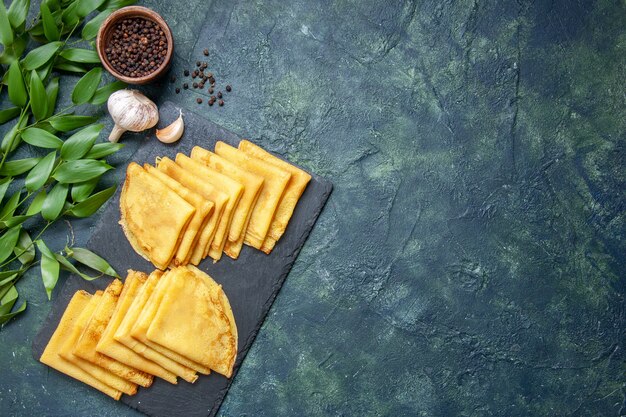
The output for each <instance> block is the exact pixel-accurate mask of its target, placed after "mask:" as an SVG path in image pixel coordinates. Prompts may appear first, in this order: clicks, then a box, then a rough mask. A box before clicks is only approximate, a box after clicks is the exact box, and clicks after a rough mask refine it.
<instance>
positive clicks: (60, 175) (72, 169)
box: [52, 159, 113, 184]
mask: <svg viewBox="0 0 626 417" xmlns="http://www.w3.org/2000/svg"><path fill="white" fill-rule="evenodd" d="M112 168H113V167H112V166H110V165H108V164H107V163H106V162H104V161H97V160H95V159H79V160H77V161H66V162H63V163H62V164H61V165H59V167H58V168H57V169H56V170H55V171H54V174H52V176H53V177H54V179H56V180H57V181H59V182H60V183H64V184H74V183H77V182H83V181H88V180H90V179H92V178H95V177H97V176H99V175H101V174H103V173H105V172H106V171H108V170H110V169H112Z"/></svg>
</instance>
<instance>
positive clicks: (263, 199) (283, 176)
mask: <svg viewBox="0 0 626 417" xmlns="http://www.w3.org/2000/svg"><path fill="white" fill-rule="evenodd" d="M215 153H216V154H218V155H220V156H221V157H223V158H224V159H227V160H229V161H230V162H232V163H234V164H236V165H237V166H239V167H240V168H243V169H245V170H246V171H249V172H252V173H253V174H256V175H259V176H261V177H262V178H263V179H264V183H263V188H262V189H261V194H260V195H259V199H258V201H257V203H256V206H255V207H254V210H253V211H252V217H251V218H250V223H249V224H248V228H247V229H246V237H245V239H244V243H245V244H247V245H250V246H252V247H253V248H256V249H261V247H262V246H263V241H264V240H265V237H266V236H267V232H268V230H269V227H270V224H271V222H272V219H273V218H274V213H275V212H276V208H277V207H278V203H279V201H280V198H281V197H282V195H283V192H284V191H285V188H286V186H287V183H288V182H289V179H290V178H291V174H290V173H289V172H287V171H285V170H283V169H281V168H277V167H275V166H274V165H271V164H269V163H267V162H265V161H262V160H260V159H257V158H253V157H250V156H249V155H246V154H245V153H243V152H242V151H240V150H239V149H237V148H233V147H232V146H230V145H227V144H226V143H224V142H217V143H216V144H215Z"/></svg>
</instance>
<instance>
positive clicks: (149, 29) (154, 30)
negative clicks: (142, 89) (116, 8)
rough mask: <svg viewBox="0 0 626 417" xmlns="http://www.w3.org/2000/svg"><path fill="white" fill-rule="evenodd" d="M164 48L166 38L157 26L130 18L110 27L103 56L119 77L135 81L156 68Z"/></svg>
mask: <svg viewBox="0 0 626 417" xmlns="http://www.w3.org/2000/svg"><path fill="white" fill-rule="evenodd" d="M167 48H168V45H167V38H166V37H165V33H163V30H162V29H161V28H160V27H159V25H158V24H157V23H155V22H153V21H151V20H148V19H145V18H143V17H133V18H129V19H124V20H120V21H119V22H117V24H116V25H115V26H114V27H113V33H112V34H111V38H110V40H109V43H108V45H107V47H106V48H105V55H106V58H107V60H108V61H109V64H110V65H111V66H112V67H113V68H114V69H115V70H116V71H118V72H119V73H120V74H123V75H125V76H126V77H133V78H138V77H145V76H146V75H150V74H151V73H153V72H154V71H156V70H157V69H159V67H160V66H161V64H162V63H163V61H164V60H165V55H166V54H167Z"/></svg>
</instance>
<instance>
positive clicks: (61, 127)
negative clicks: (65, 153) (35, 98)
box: [50, 114, 98, 132]
mask: <svg viewBox="0 0 626 417" xmlns="http://www.w3.org/2000/svg"><path fill="white" fill-rule="evenodd" d="M96 120H98V119H97V118H95V117H92V116H75V115H72V114H68V115H62V116H57V117H53V118H51V119H50V125H51V126H52V127H53V128H55V129H56V130H58V131H60V132H69V131H70V130H74V129H78V128H79V127H83V126H86V125H88V124H91V123H93V122H95V121H96Z"/></svg>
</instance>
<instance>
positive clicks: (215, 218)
mask: <svg viewBox="0 0 626 417" xmlns="http://www.w3.org/2000/svg"><path fill="white" fill-rule="evenodd" d="M157 169H158V170H159V171H161V172H164V173H165V174H167V175H168V176H170V177H171V178H173V179H175V180H176V181H178V182H179V183H181V184H182V185H183V186H185V187H187V188H189V189H190V190H192V191H194V192H196V193H198V194H200V195H201V196H202V197H204V198H205V199H207V200H209V201H212V202H213V204H214V205H215V206H214V207H215V208H214V210H213V215H212V216H211V219H210V220H209V223H208V224H207V227H205V229H204V230H203V231H202V234H203V235H204V236H205V237H208V239H205V240H208V242H209V245H208V246H207V247H205V248H200V247H199V246H198V245H196V247H195V248H194V250H193V254H192V255H191V263H193V264H194V265H198V264H199V263H200V261H201V260H202V259H203V258H204V257H205V256H207V255H208V253H209V249H210V247H211V243H212V242H213V239H214V238H215V234H216V232H217V228H218V225H219V223H220V221H221V219H222V215H223V214H224V210H225V208H226V205H227V204H228V196H227V195H226V194H225V193H223V192H222V191H220V190H219V189H218V188H217V187H215V186H213V185H211V184H209V183H207V182H203V181H198V179H197V178H196V176H195V175H193V174H191V173H189V172H188V171H186V170H184V169H182V168H181V167H180V166H178V165H176V163H175V162H174V161H172V160H171V159H169V158H162V159H161V160H160V161H159V163H158V166H157Z"/></svg>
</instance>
